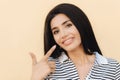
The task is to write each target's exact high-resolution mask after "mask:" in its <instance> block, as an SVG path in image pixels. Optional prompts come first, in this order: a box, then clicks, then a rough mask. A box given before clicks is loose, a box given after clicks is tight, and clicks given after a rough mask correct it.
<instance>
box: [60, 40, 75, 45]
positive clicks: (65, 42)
mask: <svg viewBox="0 0 120 80" xmlns="http://www.w3.org/2000/svg"><path fill="white" fill-rule="evenodd" d="M72 42H73V38H69V39H66V40H65V41H63V42H62V44H64V45H65V46H68V45H70V44H71V43H72Z"/></svg>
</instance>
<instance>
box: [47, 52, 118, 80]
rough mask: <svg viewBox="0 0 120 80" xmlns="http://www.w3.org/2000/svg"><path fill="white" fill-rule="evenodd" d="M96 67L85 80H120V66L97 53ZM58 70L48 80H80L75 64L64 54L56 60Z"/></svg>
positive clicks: (94, 66)
mask: <svg viewBox="0 0 120 80" xmlns="http://www.w3.org/2000/svg"><path fill="white" fill-rule="evenodd" d="M94 54H95V57H96V58H95V61H94V65H93V67H92V68H91V70H90V71H89V73H88V75H87V76H86V78H85V80H120V64H119V63H118V62H117V61H116V60H114V59H110V58H105V57H103V56H102V55H100V54H99V53H97V52H94ZM55 61H56V69H55V72H54V73H53V74H50V75H48V76H47V78H46V80H80V77H79V75H78V72H77V69H76V67H75V65H74V64H73V62H72V61H71V60H70V59H69V58H68V57H67V56H66V55H65V54H64V53H62V55H61V56H60V57H59V58H58V59H55Z"/></svg>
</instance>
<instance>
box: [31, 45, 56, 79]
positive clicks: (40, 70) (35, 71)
mask: <svg viewBox="0 0 120 80" xmlns="http://www.w3.org/2000/svg"><path fill="white" fill-rule="evenodd" d="M55 48H56V45H54V46H53V47H52V48H51V49H50V50H49V51H48V52H47V53H46V55H45V56H43V58H42V59H41V60H40V61H39V62H37V59H36V56H35V55H34V54H33V53H30V56H31V58H32V80H43V79H44V78H45V77H46V76H47V75H48V74H50V73H53V72H54V70H55V62H54V61H48V58H49V57H50V55H51V54H52V53H53V51H54V50H55Z"/></svg>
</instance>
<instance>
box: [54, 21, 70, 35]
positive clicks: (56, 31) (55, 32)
mask: <svg viewBox="0 0 120 80" xmlns="http://www.w3.org/2000/svg"><path fill="white" fill-rule="evenodd" d="M71 26H72V24H71V23H69V24H67V25H66V27H68V28H69V27H71ZM57 33H59V30H55V31H53V34H54V35H55V34H57Z"/></svg>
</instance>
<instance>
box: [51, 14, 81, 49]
mask: <svg viewBox="0 0 120 80" xmlns="http://www.w3.org/2000/svg"><path fill="white" fill-rule="evenodd" d="M50 25H51V30H52V34H53V37H54V39H55V41H56V43H57V44H58V45H59V46H60V47H61V48H63V49H65V50H66V51H72V50H75V49H76V48H78V47H80V44H81V38H80V34H79V32H78V30H77V28H76V27H75V25H74V24H73V23H72V22H71V20H70V19H69V18H68V17H67V16H66V15H64V14H57V15H56V16H55V17H54V18H53V19H52V20H51V24H50Z"/></svg>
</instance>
